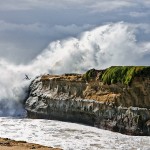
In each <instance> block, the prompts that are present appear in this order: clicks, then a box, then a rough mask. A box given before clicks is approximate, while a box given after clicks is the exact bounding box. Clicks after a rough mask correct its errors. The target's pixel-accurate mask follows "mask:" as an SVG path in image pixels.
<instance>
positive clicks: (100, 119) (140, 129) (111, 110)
mask: <svg viewBox="0 0 150 150" xmlns="http://www.w3.org/2000/svg"><path fill="white" fill-rule="evenodd" d="M25 108H26V110H27V116H28V117H30V118H44V119H56V120H63V121H71V122H79V123H84V124H88V125H92V126H96V127H99V128H102V129H109V130H112V131H116V132H120V133H124V134H131V135H150V78H148V77H142V78H140V77H137V78H134V80H133V81H132V84H131V85H130V86H128V85H125V84H122V83H116V84H110V85H108V84H104V83H103V82H102V81H100V80H99V79H98V78H94V79H92V80H89V81H87V80H85V78H83V75H78V74H66V75H61V76H54V75H43V76H41V77H37V78H36V79H35V80H34V81H33V82H32V83H31V85H30V94H29V97H28V99H27V101H26V104H25Z"/></svg>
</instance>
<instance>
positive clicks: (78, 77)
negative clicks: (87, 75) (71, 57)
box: [41, 74, 84, 82]
mask: <svg viewBox="0 0 150 150" xmlns="http://www.w3.org/2000/svg"><path fill="white" fill-rule="evenodd" d="M82 76H83V75H81V74H63V75H49V74H47V75H43V76H42V77H41V80H42V81H44V80H50V79H55V80H57V81H62V80H63V81H65V80H66V81H71V82H73V81H75V82H78V81H84V80H83V77H82Z"/></svg>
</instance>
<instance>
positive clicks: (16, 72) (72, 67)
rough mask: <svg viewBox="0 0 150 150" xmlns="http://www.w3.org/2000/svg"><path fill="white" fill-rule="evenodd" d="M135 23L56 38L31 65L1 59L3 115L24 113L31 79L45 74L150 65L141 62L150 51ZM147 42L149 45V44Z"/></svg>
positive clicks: (0, 109) (104, 27) (108, 26)
mask: <svg viewBox="0 0 150 150" xmlns="http://www.w3.org/2000/svg"><path fill="white" fill-rule="evenodd" d="M135 31H136V30H135V29H134V28H133V26H132V27H131V26H130V25H128V24H125V23H116V24H109V25H104V26H100V27H97V28H95V29H93V30H91V31H87V32H84V33H82V34H81V35H80V36H79V38H68V39H65V40H62V41H55V42H52V43H50V44H49V46H48V47H47V48H46V49H45V50H44V51H43V52H42V53H41V54H39V56H38V57H37V58H35V59H34V60H33V61H32V62H31V63H30V64H28V65H14V64H12V63H10V62H7V61H6V60H4V59H2V58H1V59H0V73H1V77H0V116H4V115H16V114H17V115H18V114H22V113H23V110H24V109H23V106H22V102H23V100H24V98H25V96H26V88H27V87H28V86H29V84H30V81H27V80H24V75H25V74H29V76H30V77H31V78H32V79H33V78H35V77H36V76H37V75H40V74H44V73H51V74H61V73H67V72H69V73H71V72H77V73H82V72H84V71H86V70H88V69H90V68H97V69H102V68H106V67H109V66H112V65H144V64H145V65H149V62H144V64H143V63H142V62H143V61H142V60H143V59H144V57H145V56H146V55H147V54H149V49H145V48H146V46H145V44H144V43H140V42H137V41H136V34H135ZM147 45H148V44H147Z"/></svg>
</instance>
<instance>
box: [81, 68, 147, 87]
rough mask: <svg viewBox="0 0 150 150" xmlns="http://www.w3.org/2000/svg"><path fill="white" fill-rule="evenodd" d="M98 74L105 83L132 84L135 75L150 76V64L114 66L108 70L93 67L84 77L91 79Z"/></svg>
mask: <svg viewBox="0 0 150 150" xmlns="http://www.w3.org/2000/svg"><path fill="white" fill-rule="evenodd" d="M97 76H98V78H99V79H100V80H101V81H102V82H103V83H104V84H115V83H117V82H120V83H123V84H126V85H130V84H131V82H132V80H133V79H134V77H140V76H142V77H143V76H144V77H147V76H150V67H148V66H112V67H110V68H108V69H106V70H99V71H98V70H95V69H91V70H89V71H87V72H86V73H85V74H84V76H83V77H84V78H85V79H86V80H87V81H89V80H91V79H94V78H96V77H97Z"/></svg>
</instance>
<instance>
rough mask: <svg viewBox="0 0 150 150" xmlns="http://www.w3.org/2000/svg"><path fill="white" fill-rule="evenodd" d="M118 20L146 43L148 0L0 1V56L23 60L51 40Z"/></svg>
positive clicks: (149, 21)
mask: <svg viewBox="0 0 150 150" xmlns="http://www.w3.org/2000/svg"><path fill="white" fill-rule="evenodd" d="M121 21H123V22H125V23H127V24H129V25H130V26H134V27H136V28H137V32H136V38H137V40H138V41H141V42H149V41H150V0H4V1H2V0H1V2H0V57H1V58H2V57H3V58H4V57H5V58H7V59H8V60H10V61H13V62H15V63H27V62H29V61H30V60H32V59H33V58H35V57H36V55H37V54H38V53H39V52H41V51H42V50H43V49H44V48H46V47H47V46H48V44H49V43H50V42H52V41H55V40H58V39H64V38H68V37H78V36H79V35H80V34H81V33H82V32H84V31H88V30H91V29H94V28H95V27H98V26H101V25H105V24H108V23H110V22H111V23H117V22H121ZM148 47H150V45H149V46H148ZM148 55H150V54H148ZM148 58H149V57H148ZM148 58H147V59H148Z"/></svg>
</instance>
